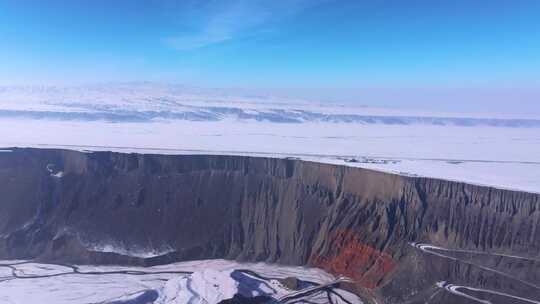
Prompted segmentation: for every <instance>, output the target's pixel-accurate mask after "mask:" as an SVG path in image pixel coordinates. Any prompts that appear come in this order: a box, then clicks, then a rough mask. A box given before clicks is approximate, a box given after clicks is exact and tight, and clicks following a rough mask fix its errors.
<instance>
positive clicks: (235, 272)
mask: <svg viewBox="0 0 540 304" xmlns="http://www.w3.org/2000/svg"><path fill="white" fill-rule="evenodd" d="M18 263H19V264H16V263H14V262H11V261H0V284H1V285H0V302H1V303H12V304H19V303H21V304H26V303H55V304H64V303H66V304H67V303H69V304H72V303H104V304H105V303H110V304H112V303H115V304H121V303H150V302H151V303H157V304H180V303H182V304H184V303H194V304H203V303H209V304H214V303H218V302H219V301H221V300H224V299H229V298H232V297H233V296H234V295H235V294H237V293H239V294H242V295H244V296H260V295H265V296H268V297H270V298H274V299H277V298H279V297H281V296H284V295H288V294H292V293H295V291H294V290H291V289H289V288H287V287H286V286H284V285H283V284H281V283H280V282H279V281H278V280H277V279H282V278H286V277H296V278H298V279H300V280H302V281H305V282H306V284H308V285H311V284H326V283H328V282H332V281H333V280H335V278H334V277H333V276H331V275H329V274H328V273H326V272H324V271H322V270H319V269H315V268H303V267H289V266H278V265H271V264H263V263H257V264H250V263H238V262H234V261H225V260H204V261H191V262H181V263H175V264H169V265H161V266H155V267H147V268H143V267H120V266H71V265H55V264H40V263H23V264H20V263H21V262H20V261H19V262H18ZM8 264H9V265H10V266H11V267H14V268H15V269H16V270H14V273H16V277H14V275H12V273H11V268H10V267H7V266H5V265H8ZM75 269H76V271H75ZM183 272H185V273H183ZM304 288H305V287H304ZM334 292H335V293H338V294H339V295H340V296H341V297H343V298H344V299H347V300H348V301H349V302H350V303H362V302H361V300H360V299H359V298H358V297H356V296H354V295H353V294H351V293H349V292H346V291H344V290H340V289H334ZM326 293H327V292H326V291H320V292H316V293H313V294H309V295H306V296H305V297H301V298H300V299H299V300H301V301H300V302H299V303H302V300H305V301H306V302H309V303H327V295H326ZM321 294H322V296H321ZM329 296H331V297H333V299H334V301H333V303H336V304H338V303H344V302H341V299H340V298H339V297H338V296H336V295H335V294H331V295H329ZM130 301H131V302H130Z"/></svg>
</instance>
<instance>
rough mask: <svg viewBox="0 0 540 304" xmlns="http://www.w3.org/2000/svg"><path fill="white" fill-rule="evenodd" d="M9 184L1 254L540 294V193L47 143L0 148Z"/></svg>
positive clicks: (407, 289) (427, 295) (444, 298)
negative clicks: (299, 272)
mask: <svg viewBox="0 0 540 304" xmlns="http://www.w3.org/2000/svg"><path fill="white" fill-rule="evenodd" d="M0 193H1V194H2V195H1V197H0V207H1V210H2V212H0V259H30V258H33V259H38V260H50V261H69V262H75V263H100V264H104V263H122V264H145V265H150V264H159V263H167V262H171V261H177V260H188V259H206V258H227V259H237V260H246V261H267V262H273V263H282V264H295V265H311V266H317V267H321V268H324V269H326V270H328V271H330V272H334V273H336V274H342V275H347V276H349V277H352V278H353V279H354V280H355V281H356V283H355V284H354V285H351V286H349V288H350V289H351V290H354V291H355V292H357V293H358V294H360V295H362V296H363V297H365V299H366V302H368V303H369V302H371V301H373V302H374V301H378V303H381V302H382V303H404V302H406V303H425V302H426V301H432V303H475V301H477V300H474V299H473V298H476V299H480V300H482V299H483V300H490V301H492V302H493V303H514V302H512V301H517V302H515V303H522V302H519V301H521V300H516V299H515V298H509V297H508V296H507V295H500V294H499V295H498V294H494V293H490V292H485V291H481V290H480V291H479V290H470V289H467V290H466V289H464V288H462V289H457V291H458V293H459V292H462V293H466V294H467V295H468V297H467V296H463V295H459V294H457V293H456V292H455V291H456V290H454V292H452V288H451V286H450V287H448V286H447V285H444V284H443V283H439V284H438V285H437V283H438V282H441V281H446V282H447V283H446V284H448V283H452V284H456V285H458V286H466V287H474V288H477V289H482V290H484V289H485V290H488V291H493V290H497V291H499V292H500V293H504V294H509V295H520V296H523V297H525V298H527V299H535V300H536V301H538V300H539V299H540V287H539V286H540V262H539V261H540V195H537V194H530V193H524V192H516V191H508V190H499V189H493V188H488V187H481V186H474V185H468V184H463V183H458V182H450V181H443V180H436V179H427V178H413V177H404V176H397V175H391V174H385V173H381V172H375V171H370V170H365V169H358V168H351V167H343V166H334V165H327V164H318V163H311V162H304V161H300V160H294V159H269V158H252V157H240V156H207V155H184V156H171V155H141V154H120V153H112V152H94V153H82V152H76V151H66V150H40V149H13V150H12V152H8V153H0ZM416 243H426V244H433V245H437V246H440V247H442V248H445V250H443V249H440V248H439V249H429V250H425V247H422V246H420V245H418V244H416ZM415 244H416V246H415ZM450 249H451V250H450ZM456 250H461V251H456ZM150 253H152V255H151V256H150ZM501 301H502V302H501ZM523 303H527V302H523Z"/></svg>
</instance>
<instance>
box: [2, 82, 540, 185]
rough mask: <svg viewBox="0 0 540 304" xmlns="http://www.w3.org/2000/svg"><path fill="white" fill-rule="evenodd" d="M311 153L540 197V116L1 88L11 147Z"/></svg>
mask: <svg viewBox="0 0 540 304" xmlns="http://www.w3.org/2000/svg"><path fill="white" fill-rule="evenodd" d="M14 146H19V147H47V148H50V147H60V148H68V149H78V150H113V151H121V152H141V153H166V154H232V155H254V156H267V157H299V158H302V159H306V160H311V161H318V162H324V163H334V164H343V165H349V166H359V167H365V168H371V169H376V170H382V171H387V172H393V173H399V174H404V175H414V176H428V177H435V178H443V179H450V180H458V181H464V182H469V183H474V184H481V185H490V186H495V187H499V188H506V189H517V190H524V191H529V192H540V119H538V118H535V117H525V118H517V117H507V116H505V115H501V114H490V115H488V114H481V115H480V114H474V113H461V114H459V113H457V114H456V113H429V112H425V111H413V110H396V109H373V108H366V107H361V106H354V105H339V104H325V103H320V102H315V101H305V100H288V99H282V98H276V97H272V96H250V95H242V96H237V95H233V94H231V93H230V92H228V91H223V90H202V89H195V88H187V87H179V86H161V85H152V84H138V85H130V84H125V85H120V86H119V85H116V86H103V85H102V86H93V87H79V88H35V87H33V88H32V87H15V88H12V87H4V88H1V87H0V147H5V148H8V147H14Z"/></svg>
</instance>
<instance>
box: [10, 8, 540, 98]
mask: <svg viewBox="0 0 540 304" xmlns="http://www.w3.org/2000/svg"><path fill="white" fill-rule="evenodd" d="M539 16H540V1H537V0H529V1H527V0H515V1H511V0H491V1H484V0H474V1H471V0H441V1H433V0H422V1H420V0H407V1H403V0H395V1H389V0H388V1H385V0H365V1H364V0H353V1H338V0H287V1H285V0H283V1H279V0H273V1H259V0H229V1H195V0H185V1H172V0H161V1H158V0H148V1H135V0H132V1H124V0H115V1H110V0H107V1H105V0H92V1H82V0H69V1H68V0H65V1H60V0H50V1H41V0H35V1H30V0H0V41H1V42H0V43H1V47H0V66H1V68H0V83H2V84H10V83H81V82H103V81H146V80H147V81H162V82H177V83H183V84H190V85H201V86H213V87H243V88H304V89H310V88H317V89H321V88H329V89H332V90H333V89H340V88H352V89H354V88H421V89H432V88H442V89H444V90H447V89H448V88H481V89H482V90H483V91H482V92H485V91H486V88H487V89H489V88H493V89H494V92H495V91H496V90H500V89H501V88H504V89H505V90H519V89H521V88H525V89H526V90H524V91H523V92H527V94H529V95H527V96H529V99H530V98H531V96H530V94H531V93H530V92H531V91H533V92H534V94H537V93H538V90H536V89H537V88H538V87H539V86H540V18H539ZM488 91H489V90H488ZM518 93H519V92H518ZM513 94H516V92H515V91H514V92H513ZM533 97H534V98H537V97H539V96H538V95H534V96H533ZM531 100H532V99H531ZM529 102H530V103H531V102H532V101H529Z"/></svg>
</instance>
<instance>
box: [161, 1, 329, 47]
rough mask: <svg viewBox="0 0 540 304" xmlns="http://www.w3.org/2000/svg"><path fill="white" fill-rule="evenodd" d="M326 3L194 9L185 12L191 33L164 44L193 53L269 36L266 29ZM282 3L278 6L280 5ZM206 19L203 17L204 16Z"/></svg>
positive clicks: (233, 3) (210, 5)
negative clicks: (237, 40)
mask: <svg viewBox="0 0 540 304" xmlns="http://www.w3.org/2000/svg"><path fill="white" fill-rule="evenodd" d="M323 1H324V0H294V1H283V2H281V1H279V2H278V1H268V0H259V1H257V0H255V1H247V0H236V1H210V2H208V3H204V4H202V5H191V6H189V7H186V8H185V9H184V11H183V12H182V17H181V18H184V20H186V22H188V23H192V24H189V27H190V29H189V30H185V31H183V32H181V33H179V34H178V35H175V36H172V37H166V38H165V39H164V42H165V43H166V44H167V45H168V46H170V47H172V48H175V49H177V50H181V51H185V50H193V49H198V48H202V47H206V46H210V45H214V44H219V43H224V42H227V41H230V40H233V39H237V38H244V37H248V36H254V33H255V32H256V33H259V34H260V33H263V32H269V31H271V29H270V30H269V29H268V28H266V29H264V27H265V26H268V25H269V24H272V23H275V22H277V21H279V20H281V19H284V18H287V17H290V16H292V15H294V14H297V13H299V12H301V11H302V10H304V9H307V8H308V7H311V6H314V5H317V4H320V3H321V2H323ZM276 2H278V3H276ZM201 15H202V16H204V17H202V18H201V17H200V16H201Z"/></svg>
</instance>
